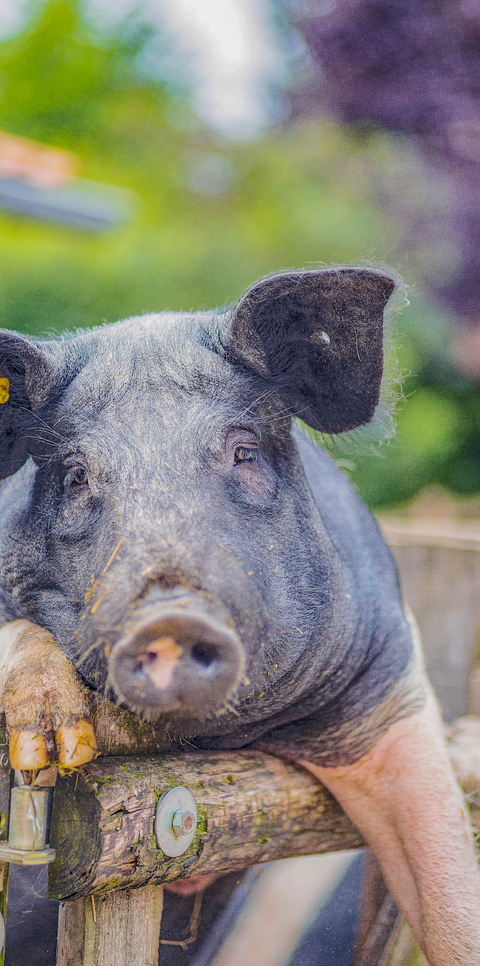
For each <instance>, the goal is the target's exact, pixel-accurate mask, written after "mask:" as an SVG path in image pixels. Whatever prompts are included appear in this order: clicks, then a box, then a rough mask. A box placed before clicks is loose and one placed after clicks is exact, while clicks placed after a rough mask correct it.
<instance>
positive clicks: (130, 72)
mask: <svg viewBox="0 0 480 966" xmlns="http://www.w3.org/2000/svg"><path fill="white" fill-rule="evenodd" d="M151 42H152V35H151V31H150V30H149V29H148V28H147V27H146V26H145V24H143V23H142V21H141V19H140V20H139V19H138V18H136V17H132V18H130V19H129V20H127V21H126V22H125V23H124V24H121V25H120V26H119V27H118V28H117V29H116V30H111V31H110V33H100V32H99V31H98V30H97V29H96V27H95V25H92V23H89V21H88V19H87V17H86V14H85V10H84V8H83V6H82V4H81V3H80V2H79V0H46V2H44V3H39V2H37V3H35V4H34V5H33V7H32V8H31V15H30V19H29V20H28V22H27V24H26V25H25V27H24V28H23V30H22V31H21V33H20V34H19V35H18V36H16V37H13V38H12V39H9V40H8V41H5V42H3V43H1V44H0V126H3V127H4V128H5V129H7V130H9V131H10V132H12V133H16V134H20V135H25V136H28V137H34V138H37V139H39V140H40V141H42V142H44V143H47V144H54V145H57V146H59V147H64V148H68V149H70V150H74V151H76V153H77V154H78V155H79V156H80V159H81V163H82V174H83V175H86V176H87V177H91V178H94V179H97V180H99V181H110V182H111V183H114V184H119V185H123V186H126V187H129V188H132V189H134V190H135V191H136V192H137V194H138V195H139V196H140V199H141V205H140V210H139V212H138V216H137V217H136V219H135V221H134V222H133V223H132V224H131V225H129V226H126V227H125V228H122V229H119V230H116V231H114V232H112V233H111V234H110V235H106V236H103V237H94V236H89V235H88V234H86V233H83V234H82V233H81V232H80V231H74V230H72V229H65V228H60V227H58V228H56V227H49V226H47V225H41V224H35V223H32V222H28V221H26V220H24V221H22V220H21V219H18V218H15V219H14V218H11V217H7V216H4V217H0V252H1V259H0V324H4V325H10V326H14V327H18V328H21V329H23V330H24V331H30V332H40V331H45V330H48V329H50V330H51V329H57V330H58V329H61V328H64V327H72V326H75V325H85V324H86V325H90V324H98V323H99V322H101V320H102V318H106V319H108V320H109V321H112V320H114V319H115V318H119V317H122V316H125V315H128V314H133V313H136V312H142V311H145V310H155V309H161V308H165V307H169V308H183V309H189V308H191V307H200V306H202V305H207V306H208V305H215V304H222V303H224V302H229V301H231V300H233V299H234V298H237V297H238V296H239V295H240V294H241V293H242V291H243V290H244V289H245V287H246V286H247V285H248V284H250V283H251V282H253V281H254V280H255V279H256V278H257V277H258V276H259V275H261V274H264V273H266V272H269V271H272V270H274V269H277V268H280V267H282V266H286V267H288V266H292V265H293V266H297V267H298V266H301V265H303V264H307V263H311V262H316V261H317V260H318V259H322V260H325V261H327V262H328V261H331V260H334V261H342V260H349V259H354V258H356V257H358V256H359V255H360V256H361V255H368V254H369V253H370V252H371V250H372V249H376V248H378V247H384V246H383V242H382V239H383V229H382V225H381V221H380V219H379V218H378V217H377V215H376V214H375V212H374V211H373V209H372V208H371V207H370V206H369V205H367V204H366V202H365V191H364V187H363V186H362V185H361V184H360V183H359V182H358V179H357V178H356V176H354V174H353V170H352V165H353V159H354V156H355V155H356V153H357V149H356V147H355V144H354V142H353V141H352V140H350V139H349V138H348V136H345V135H343V134H341V133H339V132H338V131H337V130H336V129H335V128H334V127H332V126H331V125H330V126H328V125H326V126H324V128H323V129H322V131H320V132H317V131H316V132H315V134H313V132H312V131H311V128H310V126H309V125H304V126H302V125H301V126H299V128H298V130H296V131H295V132H290V133H287V134H282V133H279V134H276V135H274V136H271V137H270V138H266V139H265V140H264V141H262V142H258V143H255V144H246V145H234V144H231V143H226V142H223V141H222V140H221V139H218V138H215V136H214V135H213V134H212V133H211V132H210V131H208V130H207V129H206V128H205V127H203V126H202V125H201V124H200V123H199V122H198V120H196V118H195V117H194V115H193V113H192V111H191V109H190V106H189V91H188V87H187V86H186V85H185V83H183V80H182V82H181V81H180V80H179V78H178V77H177V76H175V74H172V71H171V69H170V68H169V73H167V74H166V76H163V74H162V64H163V60H162V39H161V37H160V38H158V37H157V38H156V41H155V42H156V51H157V64H158V71H157V73H156V74H155V75H154V74H152V72H150V73H147V72H146V70H145V67H144V64H145V57H144V55H145V51H146V50H147V49H148V47H149V45H150V44H151ZM164 47H165V45H164V44H163V48H164ZM150 63H151V58H150ZM171 63H172V57H171V56H170V58H169V64H171ZM178 63H179V68H178V69H179V71H180V70H181V69H183V68H184V64H183V62H182V61H181V60H180V59H179V61H178Z"/></svg>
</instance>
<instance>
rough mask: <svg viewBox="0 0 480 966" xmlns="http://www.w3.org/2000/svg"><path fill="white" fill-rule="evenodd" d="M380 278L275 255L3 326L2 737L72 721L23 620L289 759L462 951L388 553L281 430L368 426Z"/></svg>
mask: <svg viewBox="0 0 480 966" xmlns="http://www.w3.org/2000/svg"><path fill="white" fill-rule="evenodd" d="M393 288H394V282H393V280H392V278H391V277H390V276H389V275H388V274H385V273H383V272H380V271H376V270H372V269H369V268H353V267H346V268H338V269H324V270H320V271H307V272H299V273H288V274H282V275H277V276H272V277H270V278H266V279H263V280H261V281H260V282H258V283H257V284H256V285H254V286H253V287H252V288H251V289H250V290H249V291H248V292H247V294H246V295H245V296H244V297H243V299H241V300H240V302H239V303H238V304H237V306H236V307H235V308H234V309H233V310H231V311H228V312H225V313H223V314H218V313H214V312H212V313H191V314H173V313H162V314H160V315H145V316H143V317H139V318H135V319H129V320H126V321H124V322H118V323H116V324H114V325H106V326H104V327H103V328H98V329H92V330H90V331H85V332H81V333H79V334H77V335H73V336H65V337H63V338H61V339H55V340H47V341H40V340H34V339H29V338H26V337H23V336H20V335H18V334H16V333H13V332H2V333H1V334H0V377H2V378H3V380H4V384H6V385H7V386H8V392H7V396H8V398H7V399H6V400H5V402H3V403H2V404H1V405H0V428H1V434H2V435H1V439H0V476H1V477H2V478H7V477H8V479H5V482H4V483H3V484H2V487H1V488H0V547H1V564H0V620H1V621H2V622H3V623H7V622H9V623H8V624H7V627H6V628H5V629H4V630H3V631H2V632H0V644H2V641H3V646H4V650H3V654H4V658H3V672H2V674H3V677H2V684H3V687H4V704H5V709H6V714H7V721H8V724H9V727H10V731H11V732H12V733H13V734H15V735H16V736H17V738H18V735H21V734H22V732H23V731H24V730H27V731H28V729H29V728H30V731H31V730H32V729H33V730H34V731H35V732H36V740H37V739H38V732H41V730H42V727H43V728H44V731H45V734H44V745H43V752H42V754H43V758H42V760H41V763H42V764H43V763H46V762H47V761H48V760H49V759H52V758H55V756H57V757H58V758H59V759H60V760H61V759H62V753H63V752H62V741H63V742H64V743H65V742H66V743H67V744H68V728H69V727H72V720H73V719H75V718H77V719H78V720H83V719H86V718H87V717H88V710H87V704H86V702H85V699H84V692H83V691H82V688H81V687H80V686H79V684H78V678H77V677H76V676H75V674H74V672H73V668H72V667H71V666H70V665H69V666H68V668H69V669H68V671H66V672H65V673H67V674H70V678H69V686H68V688H67V689H65V687H64V688H63V693H62V694H61V695H60V696H58V695H57V699H56V700H57V704H56V705H55V707H56V712H55V714H56V717H55V724H54V727H53V733H52V725H51V722H50V724H48V723H44V724H42V721H43V719H42V709H41V708H39V707H34V706H33V705H32V702H30V703H29V701H28V680H29V678H28V675H29V674H30V679H31V676H32V671H31V669H30V671H28V670H27V671H26V670H25V668H26V665H28V660H29V656H30V663H31V655H32V654H33V653H34V652H35V647H36V646H37V645H36V644H35V638H36V633H37V632H36V629H35V628H33V627H32V624H35V625H40V626H41V627H42V628H44V629H46V630H47V631H49V632H51V634H52V635H53V636H54V638H55V639H56V641H58V642H59V644H60V646H61V648H62V650H63V652H64V654H65V655H67V656H68V658H70V659H71V662H73V665H75V667H76V668H77V670H78V671H79V672H80V674H81V676H82V677H83V679H84V681H85V682H87V684H89V685H91V686H93V687H94V688H96V689H97V690H101V691H105V692H106V693H107V695H108V696H109V697H111V698H112V699H114V700H116V701H119V702H121V703H123V704H124V705H126V706H127V707H128V708H130V709H131V710H134V711H136V712H137V713H139V714H141V715H144V716H148V717H151V718H155V719H157V720H158V727H159V728H161V729H162V730H165V731H168V732H169V733H170V734H172V735H174V736H175V735H177V736H188V739H189V742H190V745H192V744H193V745H196V746H197V747H201V748H212V749H213V748H239V747H242V746H245V745H247V744H249V745H251V744H253V743H254V744H255V747H260V748H263V749H265V750H268V751H271V752H273V753H274V754H278V755H286V756H289V757H293V758H295V759H297V760H298V761H303V762H304V763H306V764H307V767H310V768H311V770H313V771H314V773H315V774H317V775H318V776H319V777H320V778H321V779H322V781H324V782H325V783H326V784H328V785H329V786H330V787H331V788H332V790H333V791H334V793H335V794H336V795H337V797H338V798H339V800H340V801H342V802H343V804H344V806H345V807H346V809H347V811H350V814H351V815H352V817H353V818H354V820H355V821H356V822H357V824H358V825H359V826H360V827H361V828H362V830H363V831H364V834H365V835H366V836H367V838H368V839H369V841H370V842H371V843H372V845H373V846H374V848H376V851H377V854H378V855H379V857H380V860H381V861H382V864H383V868H384V870H385V873H386V875H387V878H388V879H389V881H390V883H391V884H392V886H393V888H394V891H395V892H396V895H397V897H398V899H399V901H400V903H401V905H402V907H403V908H404V910H405V912H406V914H407V916H408V917H409V919H410V922H411V924H412V927H413V928H414V931H415V933H416V935H417V938H418V940H419V942H420V943H421V945H422V946H423V948H424V949H425V950H426V952H427V955H428V956H429V958H430V962H431V966H446V964H447V963H448V964H449V966H451V964H452V963H459V964H460V963H461V964H464V963H465V964H466V963H467V962H468V963H469V964H470V966H471V964H472V963H473V962H474V963H479V964H480V939H479V926H478V925H477V924H476V923H475V921H472V919H473V920H474V919H475V918H476V922H477V923H478V921H479V916H478V912H479V909H480V899H479V885H478V877H477V874H476V870H475V859H474V853H473V846H472V843H471V838H470V832H469V827H468V822H467V819H466V817H465V815H464V811H463V806H462V803H461V799H460V796H459V793H458V792H457V790H456V788H455V785H454V782H453V779H452V777H451V774H450V772H449V768H448V763H447V761H446V756H445V753H444V751H443V746H442V741H441V736H440V726H439V724H438V721H437V718H436V711H435V708H434V705H433V703H432V698H431V695H430V691H429V688H428V684H427V682H426V680H425V678H424V675H423V671H422V667H421V662H420V660H419V657H418V650H417V649H416V648H415V646H414V641H413V638H414V633H412V629H411V626H410V624H409V622H408V621H407V619H406V617H405V614H404V611H403V608H402V603H401V599H400V594H399V590H398V585H397V578H396V573H395V569H394V566H393V563H392V561H391V558H390V555H389V552H388V550H387V548H386V547H385V545H384V543H383V541H382V539H381V537H380V535H379V533H378V530H377V528H376V525H375V523H374V521H373V519H372V518H371V517H370V515H369V514H368V511H367V510H366V509H365V508H364V507H363V505H362V504H361V501H360V500H359V499H358V497H357V496H356V495H355V493H354V491H353V490H352V489H351V488H350V486H349V485H348V483H347V481H346V480H345V479H344V477H343V476H342V474H341V472H340V471H339V470H338V469H337V468H336V467H335V466H334V464H333V463H332V462H331V461H330V459H329V458H328V457H327V456H326V455H324V454H323V453H322V452H321V451H319V450H318V449H317V448H316V447H315V446H314V444H313V443H312V442H311V441H310V440H309V439H308V438H307V437H306V436H305V435H304V434H302V433H301V432H299V431H298V430H296V429H294V430H293V431H292V417H295V416H298V417H300V419H301V420H303V421H304V422H305V423H306V424H307V425H309V426H311V427H312V428H314V429H316V430H320V431H322V432H325V433H338V432H343V431H346V430H350V429H353V428H355V427H357V426H360V425H362V424H364V423H366V422H368V421H369V420H371V419H372V417H373V415H374V412H375V408H376V406H377V404H378V400H379V393H380V383H381V378H382V369H383V360H382V346H383V314H384V308H385V305H386V303H387V301H388V298H389V296H390V294H391V292H392V290H393ZM5 381H6V382H5ZM4 397H5V392H4V394H3V397H2V398H4ZM19 619H23V621H22V622H21V623H15V622H18V621H19ZM25 621H28V622H30V623H28V624H25ZM10 622H14V623H12V624H10ZM38 634H40V636H41V635H42V634H43V635H44V638H45V639H46V638H48V639H49V641H50V642H52V638H51V637H50V635H49V634H47V635H45V632H44V631H41V632H40V631H38ZM2 635H3V638H2ZM37 636H38V635H37ZM38 639H39V638H38ZM42 646H43V645H42ZM48 647H49V648H50V650H49V651H48V654H49V655H50V656H49V657H48V660H49V661H50V660H52V661H53V662H57V663H56V664H55V667H57V668H60V665H62V668H63V667H64V665H63V664H62V662H63V661H65V658H64V656H63V655H62V653H61V652H60V651H59V650H58V648H57V647H56V645H55V642H53V644H52V643H50V644H48ZM48 647H47V650H48ZM39 655H40V656H39V661H40V662H41V661H42V660H44V659H45V651H40V652H39ZM42 655H43V657H42ZM65 663H66V664H68V662H65ZM20 666H21V667H22V674H23V675H24V677H22V678H21V680H22V699H21V701H20V699H19V697H18V693H19V680H20V678H19V670H18V669H19V667H20ZM62 668H61V669H60V670H58V675H57V676H58V677H59V679H62V674H63V673H64V672H63V670H62ZM56 673H57V672H56ZM25 674H26V677H25ZM49 687H50V685H46V690H48V688H49ZM37 691H38V689H37ZM35 700H37V704H38V698H36V699H35ZM19 704H21V710H19ZM51 704H52V702H51ZM53 704H55V702H53ZM34 719H35V720H34ZM62 728H63V731H62ZM62 736H63V737H62ZM427 745H428V749H427ZM427 750H428V754H427ZM92 753H93V752H92ZM87 757H88V756H87ZM24 767H25V765H24ZM380 769H381V772H380ZM380 773H381V776H382V777H381V778H378V776H379V774H380ZM432 789H433V791H432ZM435 796H437V797H438V798H440V799H441V802H437V803H436V805H435V807H433V808H432V807H431V802H432V798H434V797H435ZM445 802H447V805H445ZM425 810H427V811H428V813H429V814H428V822H427V820H426V818H425V815H424V812H425ZM422 815H423V817H422ZM447 828H448V832H447ZM420 839H421V843H420V844H419V840H420ZM446 839H447V840H448V842H447V841H446ZM445 849H446V850H447V853H452V857H451V861H450V866H449V872H448V875H447V876H446V878H445V875H443V878H442V877H441V876H439V871H438V870H439V855H441V856H442V863H443V865H444V864H445V855H446V853H445ZM453 855H455V859H454V858H453ZM460 879H462V880H463V882H462V883H461V884H460ZM465 883H467V887H465ZM453 893H455V895H456V899H455V901H453V900H452V899H451V894H453ZM467 895H468V899H467ZM467 922H468V926H467ZM445 923H447V925H448V929H446V927H445ZM447 933H448V935H447Z"/></svg>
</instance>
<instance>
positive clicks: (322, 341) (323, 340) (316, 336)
mask: <svg viewBox="0 0 480 966" xmlns="http://www.w3.org/2000/svg"><path fill="white" fill-rule="evenodd" d="M310 341H311V342H315V343H316V344H317V345H330V342H331V341H332V340H331V339H330V336H329V334H328V332H314V333H313V335H311V336H310Z"/></svg>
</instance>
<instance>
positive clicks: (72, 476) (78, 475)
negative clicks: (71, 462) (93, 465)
mask: <svg viewBox="0 0 480 966" xmlns="http://www.w3.org/2000/svg"><path fill="white" fill-rule="evenodd" d="M63 484H64V486H65V489H66V488H67V487H71V486H86V485H87V484H88V473H87V471H86V470H85V469H84V468H83V466H76V467H75V469H73V470H70V472H69V473H67V475H66V477H65V479H64V481H63Z"/></svg>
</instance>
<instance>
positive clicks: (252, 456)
mask: <svg viewBox="0 0 480 966" xmlns="http://www.w3.org/2000/svg"><path fill="white" fill-rule="evenodd" d="M257 456H258V450H257V447H256V446H237V448H236V450H235V456H234V459H233V465H234V466H237V464H238V463H254V462H255V460H256V459H257Z"/></svg>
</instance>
